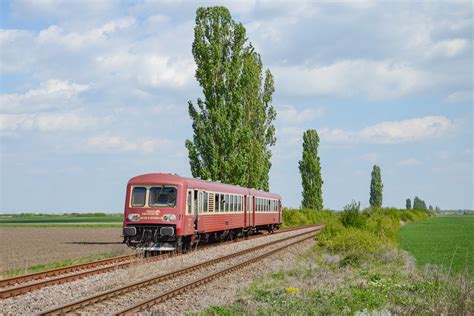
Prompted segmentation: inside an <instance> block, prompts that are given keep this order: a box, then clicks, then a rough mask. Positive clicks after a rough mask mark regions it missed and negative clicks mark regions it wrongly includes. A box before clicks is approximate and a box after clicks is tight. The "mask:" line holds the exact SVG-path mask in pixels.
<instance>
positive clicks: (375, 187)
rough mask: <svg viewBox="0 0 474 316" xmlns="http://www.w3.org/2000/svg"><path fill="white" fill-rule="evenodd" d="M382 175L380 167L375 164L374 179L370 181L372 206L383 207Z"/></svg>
mask: <svg viewBox="0 0 474 316" xmlns="http://www.w3.org/2000/svg"><path fill="white" fill-rule="evenodd" d="M382 193H383V184H382V175H381V173H380V167H379V166H377V165H374V168H373V169H372V179H371V181H370V200H369V202H370V206H372V207H381V206H382Z"/></svg>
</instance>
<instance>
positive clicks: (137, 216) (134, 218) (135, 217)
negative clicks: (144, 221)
mask: <svg viewBox="0 0 474 316" xmlns="http://www.w3.org/2000/svg"><path fill="white" fill-rule="evenodd" d="M127 218H128V220H129V221H131V222H136V221H138V220H139V219H140V214H128V216H127Z"/></svg>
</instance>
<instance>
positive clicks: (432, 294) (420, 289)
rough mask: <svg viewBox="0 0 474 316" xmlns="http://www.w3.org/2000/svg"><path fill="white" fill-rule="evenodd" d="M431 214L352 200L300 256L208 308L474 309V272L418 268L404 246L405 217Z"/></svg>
mask: <svg viewBox="0 0 474 316" xmlns="http://www.w3.org/2000/svg"><path fill="white" fill-rule="evenodd" d="M427 217H428V214H427V213H425V212H420V211H402V210H396V209H366V210H364V211H363V212H360V211H359V205H357V204H356V203H352V204H350V205H348V206H347V207H346V208H345V211H344V212H342V213H340V214H334V215H333V216H332V217H328V221H327V225H326V227H325V228H324V230H323V232H322V233H321V234H320V235H319V236H318V244H317V245H316V246H314V247H312V248H311V249H309V250H308V251H307V252H306V253H304V254H302V255H300V257H299V258H298V260H297V261H296V264H295V265H294V266H292V267H288V268H287V269H284V270H281V271H277V272H272V273H270V274H269V275H267V276H265V277H263V278H260V279H257V280H255V281H254V282H253V283H252V284H251V286H250V287H248V288H246V289H244V290H242V291H240V292H239V293H237V296H238V300H237V302H238V303H236V304H234V305H231V306H211V307H209V308H207V309H205V310H204V311H202V312H201V313H200V314H202V315H248V314H252V315H255V314H256V315H320V314H336V315H338V314H351V315H352V314H359V313H365V314H374V315H379V314H380V315H381V314H391V313H392V314H422V315H424V314H436V315H439V314H453V315H469V314H471V315H472V314H473V312H474V307H473V304H472V302H473V290H472V279H471V278H470V276H469V275H468V274H465V273H464V274H462V273H460V274H448V273H445V271H444V270H443V269H439V268H438V267H437V266H429V267H428V268H426V269H419V268H417V266H416V264H415V261H414V259H413V257H411V256H410V255H409V253H407V252H406V251H404V250H402V249H400V248H399V239H398V232H399V229H400V227H401V225H402V224H404V223H415V222H420V221H422V220H424V219H426V218H427Z"/></svg>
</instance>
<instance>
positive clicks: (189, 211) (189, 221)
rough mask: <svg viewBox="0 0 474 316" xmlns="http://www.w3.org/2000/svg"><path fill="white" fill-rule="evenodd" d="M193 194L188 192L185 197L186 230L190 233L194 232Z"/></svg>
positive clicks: (190, 191) (191, 191)
mask: <svg viewBox="0 0 474 316" xmlns="http://www.w3.org/2000/svg"><path fill="white" fill-rule="evenodd" d="M193 214H194V193H193V190H188V192H187V196H186V216H185V217H186V230H187V231H188V232H189V233H191V232H193V231H194V223H193V222H194V221H193V217H194V216H193Z"/></svg>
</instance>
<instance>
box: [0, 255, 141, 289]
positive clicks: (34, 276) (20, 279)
mask: <svg viewBox="0 0 474 316" xmlns="http://www.w3.org/2000/svg"><path fill="white" fill-rule="evenodd" d="M136 257H137V256H136V255H125V256H120V257H113V258H107V259H102V260H97V261H91V262H86V263H81V264H76V265H72V266H67V267H63V268H57V269H53V270H47V271H42V272H36V273H31V274H25V275H20V276H16V277H12V278H8V279H3V280H0V288H3V287H7V286H9V285H15V284H20V283H25V282H28V281H34V280H39V279H45V278H49V277H53V276H58V275H61V274H66V273H71V272H76V271H80V270H85V269H90V268H95V267H98V266H103V265H107V264H112V263H117V262H123V261H127V260H133V259H135V258H136Z"/></svg>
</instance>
